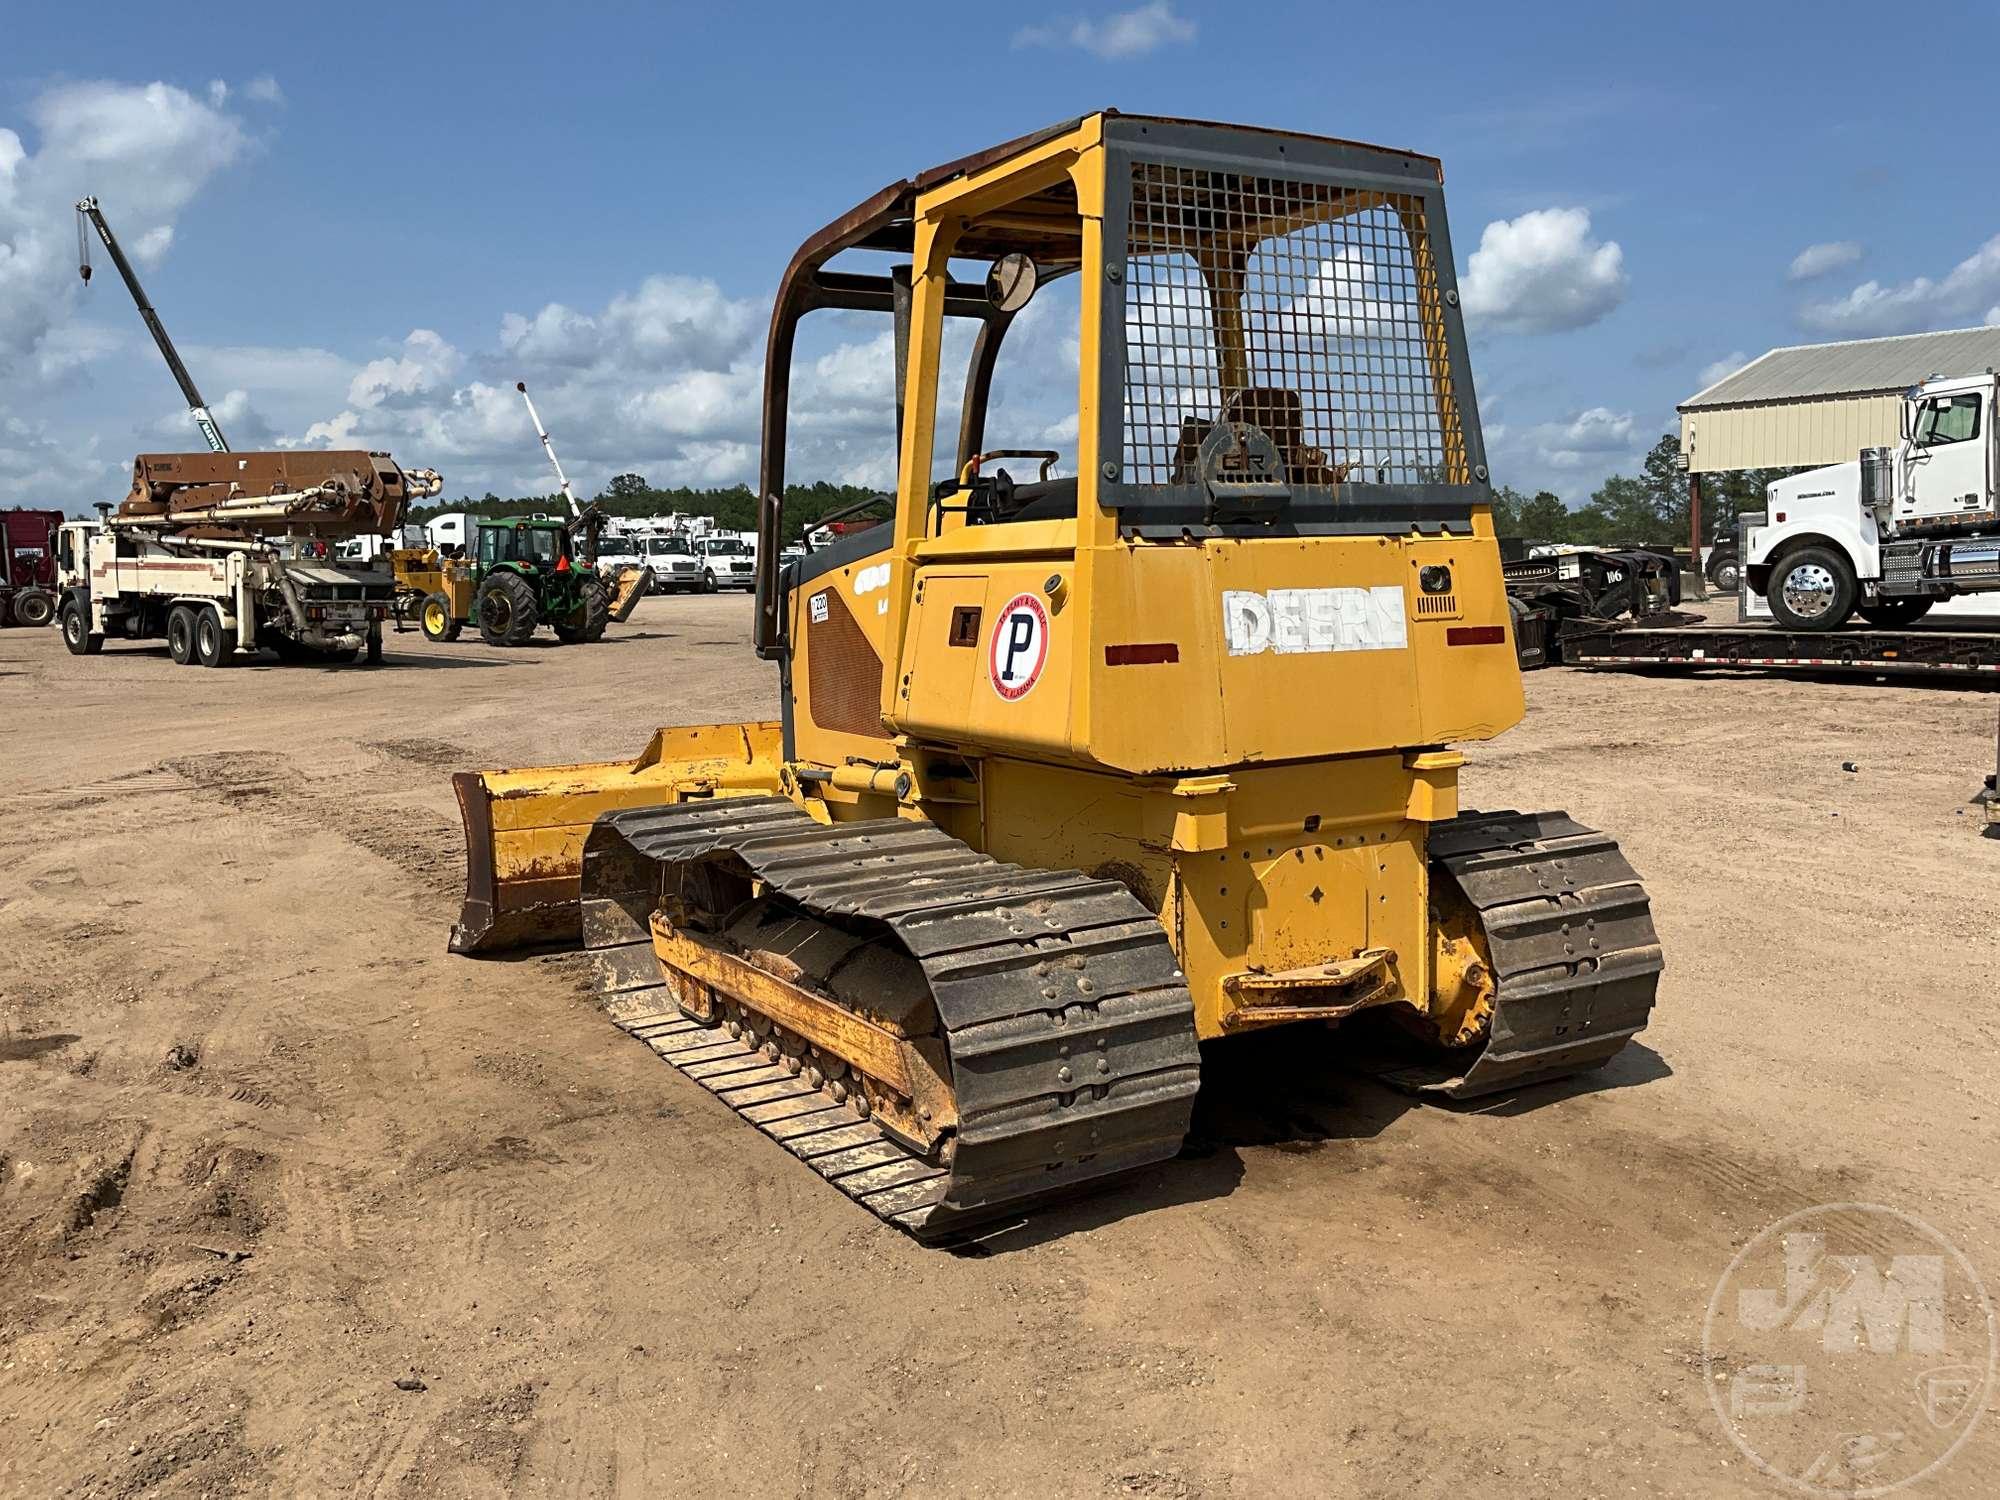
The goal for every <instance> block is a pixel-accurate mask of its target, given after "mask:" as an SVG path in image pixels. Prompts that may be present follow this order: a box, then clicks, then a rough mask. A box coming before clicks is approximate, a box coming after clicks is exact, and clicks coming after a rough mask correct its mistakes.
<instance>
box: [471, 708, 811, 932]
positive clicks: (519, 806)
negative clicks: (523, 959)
mask: <svg viewBox="0 0 2000 1500" xmlns="http://www.w3.org/2000/svg"><path fill="white" fill-rule="evenodd" d="M781 743H782V740H781V734H780V727H779V725H778V724H776V723H773V722H763V723H753V724H710V725H700V726H696V727H692V728H685V729H659V730H656V731H654V734H653V738H652V742H651V743H650V744H648V745H647V746H646V749H645V753H644V754H642V755H641V756H640V757H639V758H638V759H637V760H634V761H599V762H594V763H590V764H585V765H574V766H539V767H535V768H533V769H525V770H498V771H460V772H457V773H456V774H454V775H453V776H452V778H451V784H452V790H453V791H454V792H456V793H457V794H458V811H459V816H460V818H461V819H462V820H463V822H464V824H465V904H464V906H463V908H462V909H461V911H460V912H459V918H458V921H457V923H456V924H455V925H454V926H453V927H452V930H451V951H452V952H454V953H496V952H499V951H501V950H503V949H507V948H516V947H520V946H522V945H524V944H528V943H569V944H572V945H574V944H576V943H577V942H579V941H580V940H581V936H582V929H581V927H580V925H579V918H578V911H579V908H578V904H577V903H578V881H579V878H580V876H581V873H582V867H583V844H584V839H585V837H586V836H587V835H588V834H589V832H590V828H591V825H592V824H593V823H595V822H596V821H597V819H598V818H599V817H601V816H602V815H603V814H605V813H609V812H617V811H619V810H621V809H624V808H633V807H656V806H662V805H665V804H669V803H674V802H680V801H684V800H687V799H689V798H695V797H703V798H707V797H726V796H739V795H742V794H745V793H768V792H775V791H776V790H777V789H778V761H779V756H780V746H781Z"/></svg>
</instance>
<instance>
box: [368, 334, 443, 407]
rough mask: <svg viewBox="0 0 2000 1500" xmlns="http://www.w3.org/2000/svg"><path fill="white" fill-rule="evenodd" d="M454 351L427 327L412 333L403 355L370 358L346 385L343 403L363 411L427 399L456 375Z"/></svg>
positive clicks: (406, 341) (404, 342)
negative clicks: (345, 395)
mask: <svg viewBox="0 0 2000 1500" xmlns="http://www.w3.org/2000/svg"><path fill="white" fill-rule="evenodd" d="M458 367H459V354H458V351H457V350H456V349H454V348H452V346H451V345H450V344H448V343H446V342H445V341H444V339H443V338H442V337H441V336H440V335H438V334H436V333H433V332H432V331H431V330H430V329H428V328H418V329H414V330H412V332H411V333H410V335H409V337H407V338H406V339H404V340H403V352H402V353H401V354H400V355H397V356H395V357H394V358H390V359H373V360H370V361H369V362H368V363H367V364H365V365H363V366H362V367H361V373H360V374H359V375H356V376H355V377H354V379H353V380H352V381H351V382H349V384H348V387H347V404H348V405H349V406H358V407H360V408H361V409H362V410H364V411H366V410H368V409H370V408H372V407H377V406H381V405H383V404H384V403H385V402H386V403H389V404H392V405H393V404H399V403H403V402H405V401H406V400H407V399H408V398H410V397H421V396H428V395H431V394H433V393H434V392H436V391H438V390H440V389H441V388H443V387H444V386H445V385H446V383H447V382H448V381H450V379H451V377H452V376H453V375H455V374H457V373H458Z"/></svg>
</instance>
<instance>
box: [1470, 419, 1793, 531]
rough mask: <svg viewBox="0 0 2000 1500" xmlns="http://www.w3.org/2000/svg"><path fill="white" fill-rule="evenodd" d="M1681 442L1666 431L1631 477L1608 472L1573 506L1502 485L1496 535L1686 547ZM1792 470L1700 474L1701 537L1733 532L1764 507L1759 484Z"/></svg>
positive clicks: (1542, 492)
mask: <svg viewBox="0 0 2000 1500" xmlns="http://www.w3.org/2000/svg"><path fill="white" fill-rule="evenodd" d="M1680 452H1681V440H1680V438H1679V437H1678V436H1676V435H1675V434H1673V433H1671V432H1669V433H1667V434H1666V435H1664V436H1663V437H1662V438H1661V439H1660V440H1659V441H1658V442H1657V443H1655V444H1653V446H1652V447H1651V448H1649V449H1648V450H1647V451H1646V457H1645V458H1644V460H1642V461H1641V463H1640V465H1639V472H1638V474H1636V475H1628V474H1613V475H1612V476H1611V477H1610V478H1608V479H1606V480H1605V481H1604V483H1603V484H1601V485H1599V486H1598V487H1597V489H1596V491H1595V492H1594V493H1593V494H1592V495H1591V497H1590V499H1588V500H1587V501H1585V502H1584V503H1583V504H1582V505H1579V506H1576V507H1574V508H1572V507H1571V506H1569V505H1568V504H1566V503H1565V502H1564V501H1563V499H1562V498H1561V497H1560V496H1559V495H1556V494H1555V493H1553V492H1552V491H1550V490H1540V491H1537V492H1536V493H1535V494H1533V495H1523V494H1522V493H1521V492H1520V491H1519V490H1516V489H1514V488H1512V487H1511V486H1507V485H1503V486H1501V487H1500V488H1499V489H1498V490H1496V491H1495V492H1494V495H1493V526H1494V529H1495V530H1496V531H1498V532H1499V534H1500V535H1501V536H1517V537H1527V538H1529V539H1531V540H1534V541H1538V542H1577V543H1582V544H1585V545H1595V546H1603V545H1605V544H1607V543H1614V542H1623V543H1631V544H1637V545H1641V546H1648V545H1668V546H1675V547H1685V546H1686V545H1687V540H1688V476H1687V472H1686V471H1685V470H1684V469H1682V468H1681V466H1680ZM1797 472H1798V471H1797V470H1796V469H1739V470H1736V471H1735V472H1732V473H1725V474H1704V475H1702V477H1701V529H1702V532H1703V534H1704V535H1703V538H1702V540H1703V541H1704V542H1706V541H1707V540H1708V538H1709V537H1712V536H1714V535H1716V533H1717V532H1718V531H1720V532H1722V533H1723V534H1725V535H1728V536H1734V535H1735V534H1736V517H1737V516H1738V515H1740V514H1741V513H1742V512H1744V511H1753V512H1754V511H1761V510H1762V509H1763V508H1764V486H1766V485H1767V484H1769V483H1771V481H1772V480H1774V479H1782V478H1784V476H1785V475H1787V474H1794V473H1797Z"/></svg>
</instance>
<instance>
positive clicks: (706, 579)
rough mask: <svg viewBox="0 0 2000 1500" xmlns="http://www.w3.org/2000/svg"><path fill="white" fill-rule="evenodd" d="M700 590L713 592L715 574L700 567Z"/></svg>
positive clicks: (707, 592) (705, 592)
mask: <svg viewBox="0 0 2000 1500" xmlns="http://www.w3.org/2000/svg"><path fill="white" fill-rule="evenodd" d="M701 591H702V592H703V593H704V594H712V593H714V592H715V575H714V574H713V573H711V572H709V571H708V569H706V568H704V569H702V573H701Z"/></svg>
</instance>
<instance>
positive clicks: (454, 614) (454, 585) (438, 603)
mask: <svg viewBox="0 0 2000 1500" xmlns="http://www.w3.org/2000/svg"><path fill="white" fill-rule="evenodd" d="M389 563H390V566H391V567H392V568H393V569H394V570H395V573H396V618H397V619H398V620H415V621H416V622H417V624H418V625H419V626H420V627H421V628H422V630H423V632H424V636H425V638H426V639H428V640H433V641H455V640H457V639H458V632H459V630H460V628H461V627H462V626H463V625H464V623H465V620H466V618H467V617H468V616H469V615H470V614H471V613H472V567H471V564H469V563H467V562H465V561H464V560H463V559H460V558H447V557H444V556H442V555H441V554H440V553H439V552H438V549H437V548H435V547H398V548H396V549H395V550H394V551H392V552H390V554H389Z"/></svg>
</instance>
